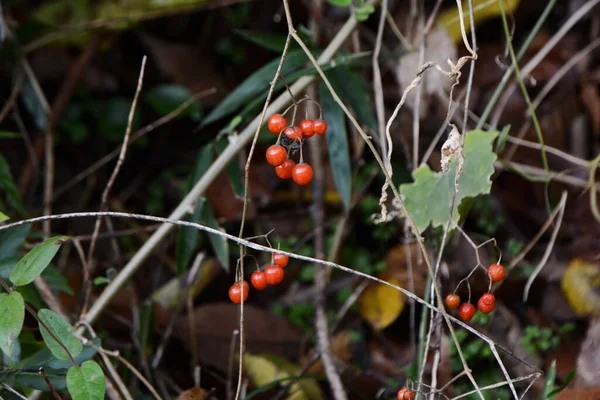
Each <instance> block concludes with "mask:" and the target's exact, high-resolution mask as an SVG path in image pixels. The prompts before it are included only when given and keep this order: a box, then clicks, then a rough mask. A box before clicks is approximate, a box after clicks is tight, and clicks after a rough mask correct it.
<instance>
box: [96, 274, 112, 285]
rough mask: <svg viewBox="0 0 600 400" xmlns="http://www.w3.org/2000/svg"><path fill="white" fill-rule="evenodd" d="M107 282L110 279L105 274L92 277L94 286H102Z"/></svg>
mask: <svg viewBox="0 0 600 400" xmlns="http://www.w3.org/2000/svg"><path fill="white" fill-rule="evenodd" d="M109 283H110V280H109V279H108V278H107V277H105V276H97V277H96V278H94V286H103V285H108V284H109Z"/></svg>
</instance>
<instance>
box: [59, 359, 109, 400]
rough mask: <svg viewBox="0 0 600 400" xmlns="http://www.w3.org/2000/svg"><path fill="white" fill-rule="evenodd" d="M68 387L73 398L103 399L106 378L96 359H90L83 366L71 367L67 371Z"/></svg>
mask: <svg viewBox="0 0 600 400" xmlns="http://www.w3.org/2000/svg"><path fill="white" fill-rule="evenodd" d="M67 388H68V389H69V394H70V395H71V397H72V398H73V400H95V399H98V400H103V399H104V392H105V391H106V378H105V377H104V373H103V372H102V368H100V366H99V365H98V363H96V362H95V361H92V360H88V361H86V362H84V363H83V364H81V367H75V366H73V367H71V368H69V371H68V372H67Z"/></svg>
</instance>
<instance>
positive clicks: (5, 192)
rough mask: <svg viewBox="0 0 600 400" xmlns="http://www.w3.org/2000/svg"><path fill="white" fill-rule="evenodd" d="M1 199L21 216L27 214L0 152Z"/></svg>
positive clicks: (0, 201) (6, 163) (0, 200)
mask: <svg viewBox="0 0 600 400" xmlns="http://www.w3.org/2000/svg"><path fill="white" fill-rule="evenodd" d="M3 200H6V203H7V204H8V205H9V206H11V207H12V208H14V209H15V210H16V211H18V212H19V214H21V215H23V216H26V215H27V211H25V207H23V203H22V202H21V197H20V196H19V192H18V190H17V186H16V185H15V182H14V180H13V178H12V174H11V173H10V168H9V166H8V162H6V159H5V158H4V157H3V156H2V154H0V204H2V201H3ZM0 257H3V255H2V254H0Z"/></svg>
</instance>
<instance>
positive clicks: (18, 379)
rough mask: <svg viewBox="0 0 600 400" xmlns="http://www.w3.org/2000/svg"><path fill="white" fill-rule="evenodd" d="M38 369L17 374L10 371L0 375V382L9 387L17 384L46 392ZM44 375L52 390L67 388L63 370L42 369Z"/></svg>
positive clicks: (45, 385) (44, 383)
mask: <svg viewBox="0 0 600 400" xmlns="http://www.w3.org/2000/svg"><path fill="white" fill-rule="evenodd" d="M38 368H39V366H38ZM38 368H36V369H35V370H19V371H18V372H14V371H11V372H10V373H7V374H2V373H0V382H6V383H7V384H9V385H11V386H12V385H15V384H18V385H20V386H23V387H26V388H31V389H35V390H48V385H47V384H46V382H44V379H43V378H42V377H41V376H40V373H39V372H38ZM44 373H45V374H46V376H47V377H48V379H49V380H50V382H51V383H52V386H54V389H56V390H64V389H65V388H66V387H67V385H66V381H65V370H53V369H49V368H44ZM2 394H4V393H2Z"/></svg>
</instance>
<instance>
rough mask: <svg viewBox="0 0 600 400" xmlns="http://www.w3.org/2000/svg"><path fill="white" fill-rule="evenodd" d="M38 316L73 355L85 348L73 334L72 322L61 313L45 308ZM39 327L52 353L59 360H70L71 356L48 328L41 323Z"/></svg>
mask: <svg viewBox="0 0 600 400" xmlns="http://www.w3.org/2000/svg"><path fill="white" fill-rule="evenodd" d="M38 318H39V319H40V320H41V321H42V322H43V323H44V324H45V325H46V326H47V327H48V329H49V330H50V331H51V332H52V333H53V334H54V336H56V338H57V339H58V340H60V341H61V343H62V344H63V345H64V346H65V347H66V348H67V350H69V353H71V356H72V357H76V356H77V355H79V353H81V350H82V349H83V345H82V344H81V341H80V340H79V339H77V338H76V337H75V335H73V327H72V326H71V324H69V323H68V322H67V321H65V320H64V319H63V318H62V317H61V316H60V315H58V314H57V313H55V312H54V311H52V310H48V309H46V308H43V309H41V310H40V311H39V312H38ZM39 327H40V332H41V333H42V337H43V338H44V342H45V343H46V346H48V348H49V349H50V351H51V352H52V354H54V356H55V357H56V358H58V359H59V360H68V359H69V356H68V355H67V353H66V352H65V350H64V349H63V348H62V347H61V346H60V344H58V342H57V341H56V340H54V338H53V337H52V336H51V335H50V333H49V332H48V331H47V330H46V328H44V327H43V326H42V324H41V323H40V324H39Z"/></svg>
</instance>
